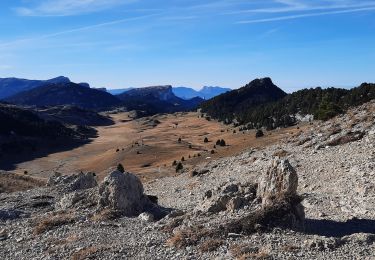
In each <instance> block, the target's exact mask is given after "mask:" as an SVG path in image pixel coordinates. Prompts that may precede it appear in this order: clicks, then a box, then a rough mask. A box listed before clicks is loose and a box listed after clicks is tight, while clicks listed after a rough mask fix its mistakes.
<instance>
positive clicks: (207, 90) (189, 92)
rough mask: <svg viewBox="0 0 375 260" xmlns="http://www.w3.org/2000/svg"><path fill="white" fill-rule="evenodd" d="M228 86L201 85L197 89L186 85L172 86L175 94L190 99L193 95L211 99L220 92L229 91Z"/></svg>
mask: <svg viewBox="0 0 375 260" xmlns="http://www.w3.org/2000/svg"><path fill="white" fill-rule="evenodd" d="M231 90H232V89H230V88H222V87H207V86H205V87H203V88H202V89H201V90H199V91H197V90H195V89H192V88H187V87H176V88H173V93H175V95H176V96H178V97H180V98H183V99H190V98H194V97H200V98H203V99H206V100H208V99H211V98H213V97H216V96H218V95H220V94H223V93H226V92H228V91H231Z"/></svg>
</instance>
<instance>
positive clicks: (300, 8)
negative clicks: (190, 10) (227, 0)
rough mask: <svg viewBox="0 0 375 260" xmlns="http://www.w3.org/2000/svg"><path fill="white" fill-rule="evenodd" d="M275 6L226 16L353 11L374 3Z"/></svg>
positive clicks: (285, 2) (284, 1) (283, 1)
mask: <svg viewBox="0 0 375 260" xmlns="http://www.w3.org/2000/svg"><path fill="white" fill-rule="evenodd" d="M274 3H275V4H276V6H272V7H269V8H250V9H245V10H236V11H232V12H228V13H226V14H277V13H292V12H311V11H319V10H321V11H328V10H335V9H337V10H340V9H354V8H368V7H374V6H375V2H374V1H372V2H369V1H356V2H352V1H345V0H344V1H328V2H327V1H315V2H311V1H310V2H309V3H306V2H305V1H303V0H299V1H291V0H275V1H274Z"/></svg>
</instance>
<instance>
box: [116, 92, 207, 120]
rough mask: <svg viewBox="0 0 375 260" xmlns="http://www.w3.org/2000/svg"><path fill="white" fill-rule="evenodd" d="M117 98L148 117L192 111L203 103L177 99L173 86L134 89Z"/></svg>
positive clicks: (196, 99)
mask: <svg viewBox="0 0 375 260" xmlns="http://www.w3.org/2000/svg"><path fill="white" fill-rule="evenodd" d="M116 97H117V98H119V99H120V100H122V101H123V102H124V104H126V107H127V108H128V110H140V111H144V112H145V113H146V114H148V115H149V114H156V113H173V112H177V111H187V110H192V109H195V108H197V106H198V105H199V104H200V103H201V102H203V99H201V98H192V99H189V100H184V99H182V98H179V97H177V96H176V95H175V94H174V93H173V91H172V86H155V87H147V88H134V89H131V90H129V91H126V92H124V93H122V94H120V95H117V96H116Z"/></svg>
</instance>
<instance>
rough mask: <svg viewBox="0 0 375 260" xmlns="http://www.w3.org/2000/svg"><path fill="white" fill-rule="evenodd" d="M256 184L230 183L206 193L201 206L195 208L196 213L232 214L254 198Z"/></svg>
mask: <svg viewBox="0 0 375 260" xmlns="http://www.w3.org/2000/svg"><path fill="white" fill-rule="evenodd" d="M256 189H257V184H253V183H247V184H234V183H230V184H227V185H224V186H223V187H219V188H218V189H217V190H216V191H212V190H208V191H206V193H205V195H204V198H203V202H202V204H200V205H198V206H197V207H196V209H195V210H196V211H197V212H201V213H209V214H212V213H218V212H221V211H230V212H234V211H236V210H239V209H241V208H244V207H246V206H249V205H250V204H251V203H252V202H253V201H254V199H255V197H256Z"/></svg>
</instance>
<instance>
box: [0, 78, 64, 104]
mask: <svg viewBox="0 0 375 260" xmlns="http://www.w3.org/2000/svg"><path fill="white" fill-rule="evenodd" d="M69 82H70V79H69V78H67V77H63V76H60V77H57V78H53V79H49V80H29V79H18V78H0V99H5V98H8V97H11V96H13V95H16V94H18V93H20V92H23V91H28V90H31V89H33V88H37V87H40V86H43V85H46V84H58V83H69Z"/></svg>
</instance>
